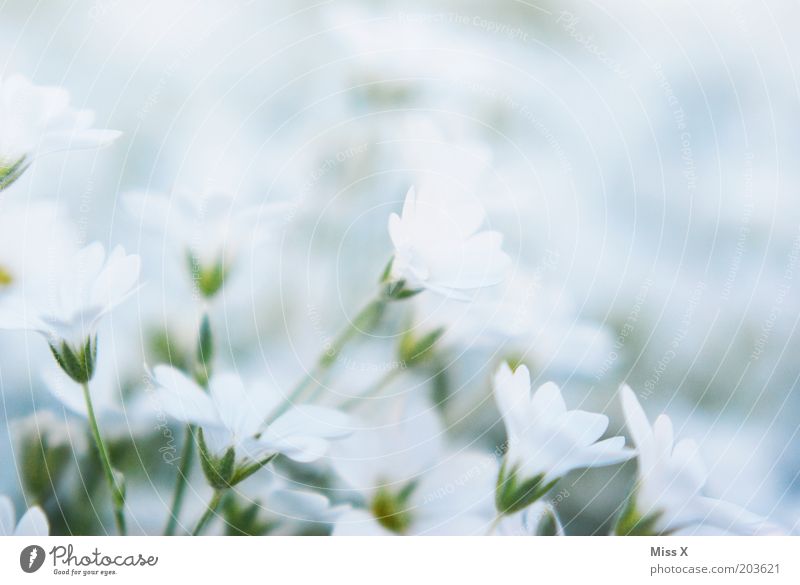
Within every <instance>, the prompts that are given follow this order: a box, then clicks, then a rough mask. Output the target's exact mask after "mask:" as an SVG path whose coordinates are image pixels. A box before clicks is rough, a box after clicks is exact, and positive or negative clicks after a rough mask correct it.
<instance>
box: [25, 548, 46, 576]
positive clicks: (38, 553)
mask: <svg viewBox="0 0 800 585" xmlns="http://www.w3.org/2000/svg"><path fill="white" fill-rule="evenodd" d="M44 557H45V554H44V549H43V548H42V547H41V546H38V545H36V544H32V545H30V546H26V547H25V548H23V549H22V552H21V553H19V566H20V568H22V570H23V571H25V572H26V573H35V572H36V571H38V570H39V569H41V568H42V565H43V564H44Z"/></svg>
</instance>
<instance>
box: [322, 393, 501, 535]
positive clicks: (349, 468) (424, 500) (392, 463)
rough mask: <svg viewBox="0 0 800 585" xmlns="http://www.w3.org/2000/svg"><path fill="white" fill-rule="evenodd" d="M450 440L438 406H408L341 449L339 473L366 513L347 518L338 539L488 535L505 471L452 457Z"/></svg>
mask: <svg viewBox="0 0 800 585" xmlns="http://www.w3.org/2000/svg"><path fill="white" fill-rule="evenodd" d="M443 432H444V430H443V428H442V426H441V423H440V421H439V419H438V417H437V416H436V413H435V412H434V411H433V409H432V408H431V407H430V405H428V404H425V403H423V402H421V401H407V402H405V403H403V402H400V403H397V404H396V405H395V406H394V407H393V408H391V409H389V411H388V412H384V413H382V416H380V417H379V420H375V421H370V423H369V424H368V425H367V426H366V428H365V429H364V430H362V431H359V432H355V433H354V434H353V435H352V436H351V437H349V438H348V439H346V440H344V441H341V442H339V443H337V444H336V446H335V447H334V450H333V452H332V454H331V456H332V464H333V468H334V470H335V471H336V472H337V474H338V475H339V477H341V478H342V479H343V480H344V481H345V483H346V484H347V486H348V487H350V488H351V489H352V490H354V491H355V492H357V493H358V494H359V495H360V497H361V499H362V500H363V507H360V508H356V509H352V510H349V511H347V512H345V513H343V514H342V515H341V516H340V517H339V518H338V519H337V521H336V526H335V527H334V531H333V534H334V535H337V536H354V535H391V534H403V535H469V534H483V533H484V532H485V531H486V528H487V526H489V524H490V523H491V520H492V518H493V516H494V506H493V501H492V498H493V491H494V483H495V479H496V477H497V463H496V461H495V459H494V458H493V457H492V456H490V455H488V454H484V453H478V452H473V451H462V452H452V451H450V450H448V449H447V448H446V447H445V445H444V444H443Z"/></svg>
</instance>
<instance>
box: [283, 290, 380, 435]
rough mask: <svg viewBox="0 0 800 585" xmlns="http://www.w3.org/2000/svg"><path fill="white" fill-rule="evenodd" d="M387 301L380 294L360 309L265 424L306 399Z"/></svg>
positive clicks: (375, 321) (371, 325)
mask: <svg viewBox="0 0 800 585" xmlns="http://www.w3.org/2000/svg"><path fill="white" fill-rule="evenodd" d="M388 301H389V299H387V298H386V296H385V295H384V294H383V292H381V293H379V294H378V296H377V297H376V298H374V299H372V300H371V301H369V302H368V303H367V304H366V305H364V307H362V308H361V310H360V311H359V312H358V314H357V315H356V316H355V317H354V318H353V320H352V321H350V322H349V323H348V324H347V326H346V327H344V328H343V329H342V330H341V331H340V332H339V333H338V334H337V335H336V337H335V338H334V339H333V341H332V342H331V343H330V345H329V347H328V348H327V349H326V350H325V351H324V352H323V353H322V355H320V356H319V357H318V358H317V362H316V364H315V365H314V367H313V368H311V370H309V371H308V372H307V373H306V375H305V376H304V377H303V379H301V380H300V382H298V383H297V385H296V386H295V387H294V389H292V391H291V392H290V393H289V396H288V398H287V399H286V400H285V401H284V403H283V404H282V405H281V406H280V407H279V408H278V409H277V410H276V411H275V412H273V413H272V415H270V417H269V419H268V420H267V424H269V423H271V422H273V421H275V419H277V418H278V417H279V416H281V415H282V414H284V413H285V412H286V411H287V410H289V408H290V407H291V406H292V405H293V404H295V403H297V402H299V401H300V400H303V399H304V398H307V394H308V390H309V389H312V388H313V387H314V384H315V383H317V382H319V379H320V378H321V377H322V376H323V375H324V374H326V373H327V372H328V370H330V368H331V367H332V366H333V365H334V364H335V363H336V360H337V359H338V357H339V355H340V354H341V352H342V349H344V347H345V346H346V345H347V343H348V342H349V341H350V340H351V339H352V338H353V337H355V336H356V334H357V333H359V332H360V331H364V330H366V329H371V328H373V327H375V325H376V324H377V323H378V321H379V320H380V318H381V316H382V315H383V311H384V309H385V307H386V304H387V303H388ZM312 396H313V394H312Z"/></svg>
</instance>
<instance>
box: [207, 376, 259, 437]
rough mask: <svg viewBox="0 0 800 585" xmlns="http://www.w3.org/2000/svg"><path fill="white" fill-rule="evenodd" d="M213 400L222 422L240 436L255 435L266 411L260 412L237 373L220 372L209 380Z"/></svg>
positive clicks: (235, 434)
mask: <svg viewBox="0 0 800 585" xmlns="http://www.w3.org/2000/svg"><path fill="white" fill-rule="evenodd" d="M208 387H209V391H210V393H211V400H212V401H213V403H214V407H215V408H216V411H217V413H218V415H219V418H220V420H221V421H222V424H223V425H225V428H226V429H228V430H229V431H230V432H231V434H233V435H234V436H236V437H238V438H244V437H246V436H248V435H254V434H255V433H256V432H257V431H258V424H259V423H260V422H261V421H263V420H264V418H265V416H266V413H262V412H259V411H258V409H257V407H256V405H255V404H254V403H253V401H252V400H251V397H250V393H249V392H248V389H247V388H246V387H245V385H244V383H243V382H242V379H241V378H240V377H239V376H238V375H237V374H232V373H227V372H226V373H220V374H216V375H215V376H213V377H212V378H211V380H209V384H208Z"/></svg>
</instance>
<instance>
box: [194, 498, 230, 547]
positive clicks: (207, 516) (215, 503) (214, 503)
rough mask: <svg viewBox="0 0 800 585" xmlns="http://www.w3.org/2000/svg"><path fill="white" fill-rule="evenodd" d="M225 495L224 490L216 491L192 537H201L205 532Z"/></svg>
mask: <svg viewBox="0 0 800 585" xmlns="http://www.w3.org/2000/svg"><path fill="white" fill-rule="evenodd" d="M223 495H224V492H223V490H214V495H213V496H211V500H210V501H209V502H208V507H206V511H205V512H204V513H203V515H202V516H201V517H200V520H198V521H197V525H196V526H195V527H194V530H193V531H192V536H200V534H201V533H202V532H203V529H204V528H205V527H206V524H208V522H209V520H211V517H212V516H213V515H214V513H215V512H216V511H217V508H218V507H219V504H220V502H221V501H222V496H223Z"/></svg>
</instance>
